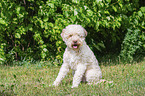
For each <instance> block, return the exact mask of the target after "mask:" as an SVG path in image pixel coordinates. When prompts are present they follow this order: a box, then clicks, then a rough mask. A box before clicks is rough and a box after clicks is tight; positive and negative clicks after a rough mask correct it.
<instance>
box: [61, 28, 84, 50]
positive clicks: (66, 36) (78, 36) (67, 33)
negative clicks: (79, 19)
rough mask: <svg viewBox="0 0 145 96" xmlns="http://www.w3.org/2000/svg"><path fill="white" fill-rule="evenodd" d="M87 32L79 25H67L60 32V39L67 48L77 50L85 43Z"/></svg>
mask: <svg viewBox="0 0 145 96" xmlns="http://www.w3.org/2000/svg"><path fill="white" fill-rule="evenodd" d="M86 36H87V31H86V30H85V29H84V28H83V27H82V26H81V25H69V26H67V27H66V28H65V29H63V30H62V33H61V37H62V38H63V41H64V42H65V43H66V45H67V46H68V47H69V48H72V49H73V50H78V49H79V48H80V47H81V46H82V45H83V42H84V41H85V37H86Z"/></svg>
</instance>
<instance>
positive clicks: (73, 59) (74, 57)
mask: <svg viewBox="0 0 145 96" xmlns="http://www.w3.org/2000/svg"><path fill="white" fill-rule="evenodd" d="M67 61H68V63H69V66H70V68H71V69H73V70H76V67H77V65H78V64H80V63H85V61H84V59H83V54H77V53H73V54H69V56H68V58H67Z"/></svg>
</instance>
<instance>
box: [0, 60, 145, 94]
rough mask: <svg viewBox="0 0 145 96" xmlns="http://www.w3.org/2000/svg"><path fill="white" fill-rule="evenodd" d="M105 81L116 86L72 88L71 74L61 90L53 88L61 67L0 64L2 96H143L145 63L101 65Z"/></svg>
mask: <svg viewBox="0 0 145 96" xmlns="http://www.w3.org/2000/svg"><path fill="white" fill-rule="evenodd" d="M100 67H101V69H102V73H103V79H105V80H107V81H113V83H107V82H104V83H100V84H98V85H87V84H85V83H81V84H80V85H79V87H78V88H74V89H72V88H71V85H72V77H73V76H72V74H71V72H69V74H68V75H67V76H66V77H65V79H64V80H63V81H62V83H61V84H60V86H58V87H52V86H51V87H50V86H49V85H50V84H52V83H53V81H54V80H55V78H56V77H57V74H58V72H59V68H60V67H56V66H50V67H48V66H41V65H40V64H35V65H30V64H26V65H22V66H16V65H15V66H4V65H0V96H1V95H2V96H10V95H12V96H14V95H17V96H46V95H47V96H98V95H99V96H106V95H107V96H122V95H123V96H132V95H134V96H143V95H144V94H145V61H142V62H139V63H135V64H117V65H115V64H114V63H112V64H109V65H107V64H103V63H101V64H100Z"/></svg>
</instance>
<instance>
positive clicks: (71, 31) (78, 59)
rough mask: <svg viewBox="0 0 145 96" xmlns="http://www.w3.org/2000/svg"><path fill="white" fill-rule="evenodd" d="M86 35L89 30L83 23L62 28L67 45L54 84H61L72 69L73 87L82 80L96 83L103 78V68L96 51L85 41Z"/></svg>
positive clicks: (62, 34) (62, 35)
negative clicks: (100, 65)
mask: <svg viewBox="0 0 145 96" xmlns="http://www.w3.org/2000/svg"><path fill="white" fill-rule="evenodd" d="M86 36H87V31H86V30H85V29H84V28H83V27H82V26H81V25H75V24H73V25H68V26H67V27H66V28H65V29H63V30H62V33H61V37H62V38H63V41H64V42H65V44H66V45H67V47H66V49H65V52H64V54H63V64H62V66H61V68H60V71H59V73H58V76H57V78H56V80H55V81H54V83H53V85H54V86H58V85H59V84H60V82H61V81H62V79H63V78H64V77H65V76H66V75H67V73H68V72H69V70H70V69H72V70H73V71H74V77H73V83H72V87H71V88H75V87H78V85H79V84H80V82H81V81H84V82H87V83H88V84H94V83H96V82H99V81H100V80H101V78H102V72H101V69H100V67H99V64H98V61H97V59H96V57H95V55H94V53H93V52H92V51H91V49H90V48H89V46H88V45H87V44H86V42H85V37H86Z"/></svg>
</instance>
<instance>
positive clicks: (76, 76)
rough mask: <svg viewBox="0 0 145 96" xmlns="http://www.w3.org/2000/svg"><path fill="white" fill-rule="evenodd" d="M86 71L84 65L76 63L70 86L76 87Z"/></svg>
mask: <svg viewBox="0 0 145 96" xmlns="http://www.w3.org/2000/svg"><path fill="white" fill-rule="evenodd" d="M85 71H86V66H85V65H83V64H78V65H77V70H76V71H75V74H74V77H73V85H72V88H74V87H78V85H79V84H80V82H81V80H82V77H83V75H84V73H85Z"/></svg>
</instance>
